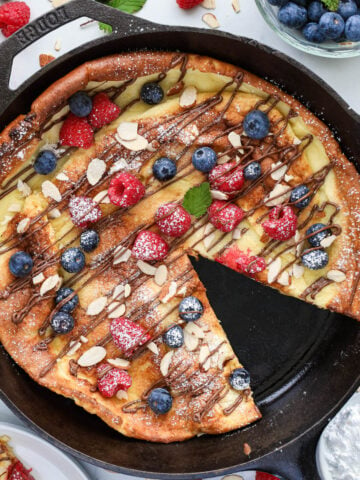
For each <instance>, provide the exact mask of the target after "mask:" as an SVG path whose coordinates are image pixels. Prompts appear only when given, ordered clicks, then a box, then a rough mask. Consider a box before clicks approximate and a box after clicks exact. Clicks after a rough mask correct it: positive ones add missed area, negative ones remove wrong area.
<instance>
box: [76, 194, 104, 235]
mask: <svg viewBox="0 0 360 480" xmlns="http://www.w3.org/2000/svg"><path fill="white" fill-rule="evenodd" d="M69 213H70V217H71V221H72V222H73V224H74V225H76V226H77V227H80V228H86V227H88V226H89V224H90V223H94V222H97V221H98V220H100V218H101V216H102V212H101V209H100V207H99V205H97V204H96V203H95V202H94V200H93V199H92V198H90V197H72V198H70V201H69Z"/></svg>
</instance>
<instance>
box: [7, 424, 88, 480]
mask: <svg viewBox="0 0 360 480" xmlns="http://www.w3.org/2000/svg"><path fill="white" fill-rule="evenodd" d="M1 435H8V436H9V437H10V442H9V445H10V446H11V448H12V449H13V450H14V452H15V454H16V456H17V457H18V458H19V460H21V462H23V463H24V466H25V467H26V468H32V471H31V473H32V475H33V476H34V478H35V480H49V479H52V480H55V479H56V480H69V479H71V480H90V477H89V476H88V475H87V474H86V473H85V472H84V470H83V469H82V468H80V467H79V466H78V465H77V464H76V463H75V462H74V461H73V460H71V459H70V458H69V457H68V456H67V455H65V454H64V453H62V452H61V451H60V450H58V449H57V448H55V447H53V446H52V445H50V443H48V442H46V441H45V440H43V439H42V438H40V437H38V436H36V435H35V434H33V433H31V432H29V431H28V430H26V429H25V428H23V427H19V426H17V425H16V426H15V425H11V424H10V423H6V422H0V436H1Z"/></svg>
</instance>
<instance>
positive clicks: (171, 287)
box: [161, 282, 177, 303]
mask: <svg viewBox="0 0 360 480" xmlns="http://www.w3.org/2000/svg"><path fill="white" fill-rule="evenodd" d="M176 290H177V284H176V282H171V283H170V285H169V290H168V293H167V294H166V295H165V296H164V297H163V298H162V299H161V301H162V303H167V302H168V301H169V300H170V299H171V298H173V297H174V296H175V295H176Z"/></svg>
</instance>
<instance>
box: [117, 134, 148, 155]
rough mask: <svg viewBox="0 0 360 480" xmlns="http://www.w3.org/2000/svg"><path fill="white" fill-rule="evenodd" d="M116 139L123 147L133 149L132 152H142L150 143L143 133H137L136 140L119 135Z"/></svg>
mask: <svg viewBox="0 0 360 480" xmlns="http://www.w3.org/2000/svg"><path fill="white" fill-rule="evenodd" d="M116 140H117V141H118V142H119V143H120V144H121V145H122V146H123V147H125V148H127V149H128V150H131V151H132V152H140V151H141V150H145V149H146V148H147V146H148V144H149V143H148V141H147V140H146V138H145V137H143V136H141V135H137V137H136V138H135V140H122V139H121V138H119V137H116Z"/></svg>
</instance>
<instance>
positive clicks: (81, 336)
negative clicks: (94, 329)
mask: <svg viewBox="0 0 360 480" xmlns="http://www.w3.org/2000/svg"><path fill="white" fill-rule="evenodd" d="M80 341H81V342H82V343H88V341H89V339H88V338H87V337H84V335H80Z"/></svg>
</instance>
